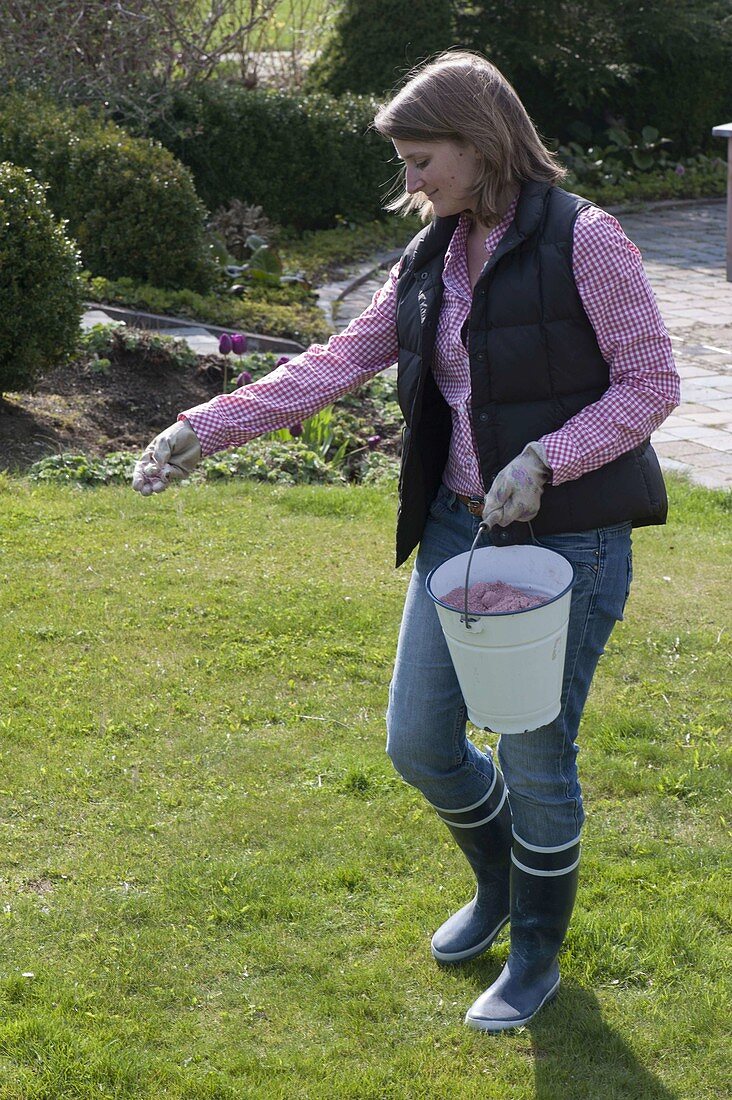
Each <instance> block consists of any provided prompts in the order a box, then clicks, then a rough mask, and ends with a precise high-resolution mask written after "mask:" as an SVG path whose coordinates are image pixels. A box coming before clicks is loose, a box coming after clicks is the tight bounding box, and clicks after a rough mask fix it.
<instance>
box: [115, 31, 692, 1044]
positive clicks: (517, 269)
mask: <svg viewBox="0 0 732 1100" xmlns="http://www.w3.org/2000/svg"><path fill="white" fill-rule="evenodd" d="M375 126H376V128H377V130H378V131H379V132H380V133H381V134H383V135H384V136H385V137H386V138H389V139H391V141H392V142H393V145H394V148H395V150H396V153H397V155H398V156H399V158H400V159H401V160H402V161H403V163H404V165H405V172H406V195H405V196H403V198H402V199H400V200H399V201H397V202H396V203H394V204H392V208H402V209H404V210H412V209H417V210H420V211H421V212H422V213H423V214H424V215H426V216H428V217H430V218H431V220H430V223H429V224H428V225H427V227H426V228H425V229H424V230H423V231H422V232H421V233H419V234H418V235H417V236H416V237H415V239H414V240H413V241H412V242H411V244H410V245H409V246H408V247H407V249H406V250H405V252H404V255H403V257H402V259H401V261H400V263H399V264H397V265H396V266H395V267H394V269H393V270H392V271H391V273H390V275H389V278H388V280H387V281H386V283H385V285H384V286H383V287H382V289H381V290H380V291H379V292H378V293H377V294H376V295H375V296H374V299H373V301H372V303H371V305H370V306H369V307H368V309H366V310H365V312H364V313H363V314H362V315H361V316H360V317H359V318H357V319H356V320H355V321H353V322H352V323H351V324H350V325H349V326H348V328H347V329H346V330H345V331H344V332H343V333H341V334H340V335H337V336H334V337H332V338H331V339H330V341H329V342H328V345H327V346H326V347H321V346H314V347H311V348H309V349H308V350H307V351H306V352H304V353H303V354H302V355H301V356H299V357H297V358H296V359H294V360H291V361H290V362H289V363H287V364H286V365H285V366H281V367H279V368H278V369H277V370H275V371H274V372H273V373H272V374H270V375H268V376H267V377H266V378H264V379H262V380H261V381H259V382H258V383H256V384H254V385H250V386H247V387H246V388H245V389H243V390H239V391H237V392H236V393H234V394H231V395H225V396H223V395H222V396H219V397H216V398H214V399H213V400H212V401H209V402H208V403H207V404H205V405H201V406H198V407H197V408H195V409H190V410H188V411H187V412H185V413H183V414H181V418H180V419H179V421H178V423H177V424H175V425H173V426H172V427H171V428H168V429H167V430H166V431H164V432H163V433H161V435H160V436H158V437H157V438H156V439H155V440H153V442H152V443H151V444H150V445H149V447H148V448H147V450H146V451H145V453H144V455H143V456H142V458H141V460H140V462H139V463H138V465H137V468H136V472H135V478H134V482H133V484H134V487H135V488H136V489H137V490H139V491H140V492H142V493H144V494H147V493H151V492H158V491H161V490H162V489H164V488H165V487H166V486H167V484H168V483H169V481H170V479H171V478H174V477H179V476H185V475H186V474H188V473H189V472H190V471H191V470H192V468H193V467H194V465H195V464H196V462H197V461H198V460H199V459H200V457H201V455H202V454H210V453H212V452H213V451H216V450H219V449H220V448H223V447H228V446H231V445H234V444H241V443H244V442H246V441H247V440H249V439H251V438H253V437H254V436H256V435H259V434H261V433H262V432H266V431H269V430H272V429H276V428H280V427H283V426H286V425H287V424H291V423H293V422H294V421H296V420H302V419H304V418H305V417H306V416H309V415H311V414H312V413H314V412H315V411H316V410H317V409H319V408H322V407H323V406H325V405H327V404H329V403H330V402H332V401H334V400H335V399H336V398H338V397H340V396H341V395H342V394H344V393H346V392H347V391H348V390H351V389H353V388H355V387H357V386H358V385H360V384H361V383H363V382H365V381H366V380H367V379H368V378H370V377H372V376H373V375H374V374H376V373H377V372H378V371H380V370H382V369H384V368H385V367H387V366H389V365H390V364H392V363H393V362H394V361H395V360H398V363H399V381H398V387H399V401H400V404H401V408H402V411H403V414H404V418H405V421H406V428H405V435H404V445H403V454H402V478H401V482H400V508H399V518H398V524H397V564H400V563H401V562H403V561H404V560H405V559H406V558H407V557H408V556H409V554H410V553H411V551H412V550H413V549H414V547H415V546H417V544H419V551H418V554H417V557H416V562H415V566H414V571H413V575H412V579H411V582H410V586H409V591H408V594H407V599H406V605H405V610H404V616H403V620H402V625H401V630H400V636H399V643H398V648H397V656H396V665H395V670H394V677H393V680H392V684H391V687H390V693H389V707H388V714H387V730H388V740H387V751H388V753H389V755H390V757H391V759H392V761H393V763H394V765H395V767H396V769H397V770H398V771H399V772H400V774H401V775H402V776H403V777H404V778H405V779H406V780H407V781H408V782H409V783H411V784H413V785H414V786H415V787H417V788H418V789H419V790H420V791H421V792H422V793H423V794H424V796H425V797H426V798H427V799H428V801H429V802H430V803H431V804H432V806H433V807H434V808H435V810H436V812H437V814H438V815H439V816H440V817H441V818H442V820H443V821H444V822H445V824H446V825H447V828H448V829H449V830H450V832H451V834H452V836H453V837H454V839H455V841H456V843H457V845H458V847H459V848H460V849H461V850H462V851H463V853H464V855H465V857H466V858H467V860H468V862H469V864H470V865H471V867H472V869H473V871H474V873H475V876H476V879H477V891H476V894H475V897H474V898H473V899H472V900H471V901H470V902H468V904H467V905H465V906H464V907H463V908H462V909H461V910H460V911H459V912H458V913H456V914H454V915H453V916H451V917H450V918H449V919H448V920H447V921H446V922H445V924H443V925H442V927H441V928H440V929H438V931H437V932H436V933H435V935H434V937H433V940H432V952H433V955H434V956H435V958H436V959H437V960H438V961H439V962H441V963H443V964H453V963H459V962H461V961H463V960H466V959H470V958H474V957H475V956H477V955H479V954H480V953H481V952H483V951H485V950H487V948H489V947H490V945H491V944H492V943H493V941H494V939H495V938H496V936H497V935H498V934H499V932H500V930H501V928H502V927H503V926H504V925H505V924H506V923H507V922H509V923H510V935H511V948H510V953H509V956H508V961H507V963H506V965H505V967H504V969H503V971H502V972H501V974H500V976H499V977H498V979H497V980H496V981H495V982H494V983H493V985H492V986H491V987H490V988H489V989H488V990H486V992H485V993H483V994H482V996H480V997H479V998H478V1000H477V1001H476V1002H475V1004H474V1005H473V1006H472V1007H471V1008H470V1009H469V1011H468V1013H467V1016H466V1023H468V1024H469V1025H470V1026H472V1027H475V1028H478V1029H482V1030H485V1031H501V1030H504V1029H506V1028H510V1027H517V1026H520V1025H522V1024H525V1023H527V1022H528V1021H529V1020H530V1019H531V1018H532V1016H533V1015H534V1014H535V1013H536V1012H537V1011H538V1010H539V1009H540V1008H541V1007H542V1005H543V1004H545V1003H546V1002H547V1001H548V1000H549V999H550V998H551V997H553V995H554V994H555V992H556V990H557V988H558V986H559V967H558V963H557V956H558V953H559V949H560V947H561V944H562V941H563V939H564V936H565V933H566V930H567V926H568V924H569V920H570V916H571V912H572V908H573V905H574V898H575V893H576V889H577V876H578V865H579V858H580V854H579V853H580V831H581V828H582V823H583V820H584V813H583V808H582V797H581V792H580V786H579V782H578V778H577V764H576V755H577V752H578V749H577V745H576V737H577V732H578V727H579V721H580V717H581V714H582V709H583V707H584V703H585V700H586V698H587V693H588V691H589V687H590V682H591V680H592V676H593V673H594V670H595V667H596V664H597V661H598V658H599V656H600V654H601V653H602V651H603V648H604V646H605V643H606V642H607V640H608V638H609V636H610V633H611V630H612V628H613V626H614V624H615V622H616V621H617V620H619V619H620V618H622V613H623V607H624V605H625V601H626V598H627V595H628V590H629V587H630V579H631V528H632V526H641V525H644V524H652V523H663V522H664V520H665V517H666V508H667V504H666V495H665V490H664V485H663V479H662V477H661V473H660V469H659V466H658V462H657V460H656V457H655V455H654V453H653V451H652V449H651V447H650V444H649V442H648V440H649V436H650V434H651V432H652V431H653V430H655V429H656V428H657V427H658V425H659V424H660V423H661V422H662V421H663V420H664V418H665V417H666V416H667V415H668V414H669V412H670V411H671V410H672V409H673V408H674V407H675V405H676V404H677V403H678V400H679V387H678V377H677V374H676V371H675V368H674V364H673V359H672V355H671V348H670V341H669V338H668V334H667V332H666V330H665V328H664V325H663V322H662V320H661V317H660V314H659V312H658V309H657V306H656V304H655V301H654V299H653V295H652V292H651V290H650V287H649V285H648V282H647V280H646V277H645V275H644V272H643V268H642V264H641V260H640V254H639V253H638V250H637V249H636V248H635V246H634V245H633V244H631V242H630V241H629V240H628V239H627V237H625V235H624V234H623V232H622V230H621V229H620V226H619V225H618V223H617V222H616V221H615V220H614V219H613V218H611V217H610V216H609V215H608V214H605V213H604V212H603V211H601V210H599V209H598V208H597V207H595V206H593V205H591V204H590V203H588V202H586V201H585V200H583V199H581V198H579V197H578V196H576V195H572V194H568V193H567V192H565V191H563V190H561V189H560V188H559V187H558V186H557V184H558V183H559V182H560V181H561V179H562V177H563V175H564V173H563V170H562V169H561V167H560V166H559V165H558V164H557V163H556V161H555V160H554V158H553V156H552V155H551V154H550V153H548V152H547V150H546V149H545V147H544V146H543V145H542V143H541V141H540V139H539V137H538V135H537V133H536V130H535V129H534V127H533V125H532V123H531V121H530V119H529V118H528V115H527V114H526V111H525V109H524V107H523V105H522V104H521V102H520V100H519V99H518V97H517V95H516V93H515V91H514V90H513V88H512V87H511V85H510V84H509V83H508V82H507V81H506V80H505V79H504V78H503V76H502V75H501V74H500V73H499V72H498V71H497V70H496V69H495V67H494V66H493V65H491V64H490V63H489V62H488V61H486V60H485V58H483V57H481V56H480V55H478V54H473V53H466V52H448V53H446V54H443V55H442V56H440V57H438V58H437V59H436V60H435V61H433V62H432V63H430V64H428V65H426V66H425V67H423V68H422V69H421V70H419V71H418V72H417V73H416V75H414V76H413V77H412V79H411V80H410V81H409V82H408V83H407V84H406V85H405V87H403V88H402V89H401V91H399V93H398V94H397V95H396V96H395V98H394V99H393V100H392V101H391V102H390V103H388V104H387V105H385V106H384V107H382V108H381V109H380V110H379V112H378V114H377V115H376V119H375ZM482 519H484V520H485V522H486V523H487V524H488V526H489V528H490V534H489V538H490V540H491V541H492V542H493V543H494V544H496V545H508V544H512V543H520V542H526V541H530V540H531V539H532V537H533V538H535V539H536V540H537V541H538V542H539V543H540V544H541V545H542V546H545V547H548V548H550V549H552V550H555V551H557V552H559V553H560V554H563V555H564V556H565V557H566V558H568V559H569V560H570V561H571V562H572V563H573V565H574V566H575V570H576V574H577V582H576V584H575V587H574V589H573V595H572V605H571V613H570V621H569V635H568V643H567V656H566V662H565V670H564V682H563V692H562V710H561V713H560V715H559V717H558V718H557V719H556V720H555V721H554V722H551V723H550V724H549V725H546V726H543V727H541V728H540V729H537V730H534V731H533V732H530V733H526V734H522V735H513V736H504V737H502V738H501V739H500V741H499V744H498V757H499V761H500V764H501V771H500V772H499V771H498V769H497V768H496V767H495V766H494V763H493V759H492V756H491V754H490V751H488V752H483V751H481V750H480V749H478V748H477V747H476V746H475V745H474V744H473V743H472V742H471V741H470V740H468V739H467V737H466V712H465V706H464V703H463V699H462V696H461V694H460V690H459V687H458V684H457V680H456V677H455V673H454V670H453V666H452V663H451V661H450V658H449V655H448V653H447V649H446V646H445V642H444V639H443V636H442V631H441V629H440V626H439V623H438V619H437V615H436V613H435V610H434V607H433V605H432V601H431V600H430V598H429V597H428V596H427V594H426V592H425V584H424V582H425V578H426V576H427V574H428V572H429V571H430V570H431V569H432V568H433V567H435V566H436V565H438V564H439V563H441V562H442V561H444V560H445V559H446V558H448V557H451V556H452V555H454V554H457V553H460V552H462V551H464V550H465V549H467V548H468V547H469V546H470V544H471V543H472V541H473V539H474V537H475V535H476V533H477V530H478V526H479V524H480V523H481V520H482ZM528 521H532V523H531V527H529V524H528Z"/></svg>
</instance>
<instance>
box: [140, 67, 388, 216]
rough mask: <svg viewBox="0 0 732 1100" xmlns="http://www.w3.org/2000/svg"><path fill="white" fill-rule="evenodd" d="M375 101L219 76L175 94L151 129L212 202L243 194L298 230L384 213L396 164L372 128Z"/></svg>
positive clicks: (220, 203)
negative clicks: (247, 85) (251, 85)
mask: <svg viewBox="0 0 732 1100" xmlns="http://www.w3.org/2000/svg"><path fill="white" fill-rule="evenodd" d="M377 106H378V103H377V101H376V100H375V99H373V98H371V97H369V96H344V97H343V98H342V99H335V98H334V97H332V96H329V95H324V94H321V95H311V96H303V95H294V94H291V93H285V92H277V91H260V90H256V91H247V90H246V89H243V88H241V87H240V86H238V85H231V84H225V83H220V82H217V83H215V84H214V83H212V84H207V85H203V86H201V87H200V88H198V89H195V90H191V91H187V92H178V93H176V94H175V95H173V97H172V102H171V105H170V109H169V111H168V112H167V114H166V119H165V121H164V122H160V123H157V124H156V125H155V128H154V136H155V137H156V138H158V139H159V140H160V141H162V142H163V143H164V144H165V145H166V146H167V147H168V148H169V149H170V150H171V151H172V152H173V153H174V154H175V156H176V157H178V158H179V160H181V161H182V162H183V163H184V164H186V165H188V167H189V168H190V170H191V172H192V173H193V178H194V179H195V181H196V188H197V190H198V193H199V195H201V197H202V199H203V201H204V202H205V203H206V204H207V205H208V206H209V207H210V209H212V210H216V209H217V208H218V207H220V206H223V205H225V204H226V203H228V202H229V200H230V199H233V198H237V199H241V200H242V201H243V202H247V203H253V204H256V205H258V206H261V207H262V208H263V209H264V211H265V212H266V214H267V215H268V217H270V218H271V219H272V220H273V221H276V222H279V223H281V224H283V225H287V226H291V227H293V228H294V229H296V230H298V231H301V230H304V229H327V228H330V227H332V226H334V225H336V224H338V222H339V221H342V220H346V221H359V222H363V221H371V220H373V219H374V218H378V217H379V216H380V215H381V213H382V209H381V207H382V203H381V199H382V198H383V195H384V192H385V189H386V186H387V184H388V181H389V180H390V178H391V177H392V176H393V175H394V171H395V168H394V165H393V164H389V161H390V159H391V158H393V150H392V148H391V146H390V145H389V144H388V143H387V142H385V141H384V139H383V138H382V137H380V136H379V135H378V134H377V133H376V132H375V131H374V130H369V127H370V125H371V122H372V120H373V117H374V113H375V111H376V108H377Z"/></svg>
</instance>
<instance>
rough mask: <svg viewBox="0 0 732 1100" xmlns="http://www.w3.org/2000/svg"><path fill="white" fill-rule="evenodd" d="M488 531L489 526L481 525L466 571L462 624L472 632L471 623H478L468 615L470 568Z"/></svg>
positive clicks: (471, 549) (474, 540) (471, 548)
mask: <svg viewBox="0 0 732 1100" xmlns="http://www.w3.org/2000/svg"><path fill="white" fill-rule="evenodd" d="M487 530H488V524H487V523H481V524H480V526H479V527H478V534H477V535H476V536H475V538H474V539H473V545H472V546H471V547H470V555H469V557H468V566H467V569H466V570H465V614H464V615H463V617H462V619H461V620H460V622H461V623H465V629H466V630H472V629H473V628H472V626H471V625H470V624H471V623H477V621H478V620H477V618H473V619H471V618H470V615H469V614H468V582H469V580H470V566H471V563H472V561H473V554H474V553H475V548H476V546H477V545H478V540H479V539H480V537H481V535H482V534H483V532H484V531H487Z"/></svg>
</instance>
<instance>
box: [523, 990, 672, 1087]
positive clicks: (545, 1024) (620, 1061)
mask: <svg viewBox="0 0 732 1100" xmlns="http://www.w3.org/2000/svg"><path fill="white" fill-rule="evenodd" d="M527 1030H528V1031H529V1033H530V1034H531V1038H532V1045H533V1048H534V1049H533V1053H534V1076H535V1084H536V1100H558V1098H559V1097H562V1098H563V1100H614V1098H618V1100H619V1098H620V1097H622V1100H679V1098H678V1095H677V1094H676V1093H674V1092H671V1090H670V1089H668V1088H666V1086H665V1085H663V1084H662V1083H661V1082H660V1081H659V1080H658V1078H657V1077H655V1076H654V1074H653V1073H651V1072H649V1070H647V1069H646V1068H645V1066H643V1065H641V1063H640V1062H639V1061H638V1059H637V1057H636V1055H635V1054H634V1052H633V1051H632V1050H631V1048H630V1047H629V1046H628V1044H627V1042H626V1041H625V1040H624V1039H623V1038H622V1036H621V1035H620V1033H619V1032H618V1031H616V1030H615V1029H614V1028H612V1027H610V1026H609V1025H608V1024H607V1023H606V1022H605V1020H604V1019H603V1017H602V1010H601V1008H600V1004H599V1002H598V1000H597V998H596V997H595V996H594V994H592V993H589V992H588V991H587V990H585V989H581V988H579V987H578V986H576V985H572V983H566V984H565V983H563V984H562V987H561V990H560V993H559V996H558V998H557V1000H556V1002H555V1003H554V1004H553V1005H548V1006H547V1008H546V1009H545V1010H544V1011H543V1012H541V1013H539V1015H538V1016H537V1018H536V1020H535V1021H534V1022H532V1023H531V1024H529V1025H528V1029H527Z"/></svg>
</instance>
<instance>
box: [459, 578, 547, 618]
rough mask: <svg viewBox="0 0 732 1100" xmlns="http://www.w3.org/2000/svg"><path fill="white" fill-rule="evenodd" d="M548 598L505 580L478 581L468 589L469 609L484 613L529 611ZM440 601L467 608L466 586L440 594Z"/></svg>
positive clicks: (461, 608) (460, 608)
mask: <svg viewBox="0 0 732 1100" xmlns="http://www.w3.org/2000/svg"><path fill="white" fill-rule="evenodd" d="M546 599H547V597H545V596H544V597H542V596H538V595H537V594H536V593H529V592H524V590H523V589H521V588H514V586H513V585H512V584H504V583H503V581H490V582H488V581H478V582H477V583H476V584H471V586H470V588H469V589H468V611H473V612H478V613H479V614H480V613H482V614H483V615H485V614H486V613H488V614H491V615H497V614H498V613H499V612H501V611H528V610H529V608H531V607H538V606H539V604H542V603H545V602H546ZM440 601H441V602H442V603H446V604H447V605H448V607H454V608H455V609H456V610H457V611H462V610H463V609H464V608H465V588H453V590H452V591H451V592H448V593H447V595H446V596H440Z"/></svg>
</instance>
